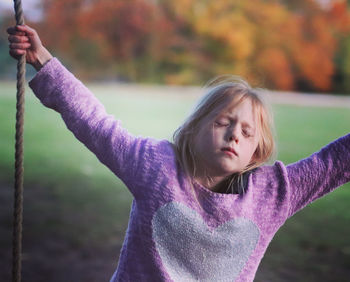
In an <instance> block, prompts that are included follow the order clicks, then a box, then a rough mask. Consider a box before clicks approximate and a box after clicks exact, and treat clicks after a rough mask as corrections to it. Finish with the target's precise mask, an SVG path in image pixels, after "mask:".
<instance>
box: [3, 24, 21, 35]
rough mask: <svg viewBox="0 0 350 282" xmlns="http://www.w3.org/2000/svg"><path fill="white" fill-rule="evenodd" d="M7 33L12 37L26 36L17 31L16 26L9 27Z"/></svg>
mask: <svg viewBox="0 0 350 282" xmlns="http://www.w3.org/2000/svg"><path fill="white" fill-rule="evenodd" d="M7 33H8V34H10V35H26V33H25V32H23V31H19V30H17V29H16V27H15V26H11V27H9V28H8V29H7Z"/></svg>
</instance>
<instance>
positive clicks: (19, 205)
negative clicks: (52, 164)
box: [12, 0, 26, 282]
mask: <svg viewBox="0 0 350 282" xmlns="http://www.w3.org/2000/svg"><path fill="white" fill-rule="evenodd" d="M14 7H15V13H16V24H17V25H23V24H24V18H23V11H22V3H21V1H20V0H14ZM25 64H26V58H25V55H22V56H21V57H20V59H19V60H18V63H17V103H16V144H15V191H14V198H15V200H14V213H13V241H12V244H13V245H12V281H13V282H20V281H21V261H22V217H23V215H22V214H23V123H24V88H25Z"/></svg>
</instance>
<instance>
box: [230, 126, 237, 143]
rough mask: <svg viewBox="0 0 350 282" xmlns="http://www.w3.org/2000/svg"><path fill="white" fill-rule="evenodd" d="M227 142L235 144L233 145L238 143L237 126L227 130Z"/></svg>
mask: <svg viewBox="0 0 350 282" xmlns="http://www.w3.org/2000/svg"><path fill="white" fill-rule="evenodd" d="M228 134H229V138H228V139H229V141H230V142H232V141H233V142H235V143H238V141H239V138H238V128H237V126H234V127H233V128H231V129H229V132H228Z"/></svg>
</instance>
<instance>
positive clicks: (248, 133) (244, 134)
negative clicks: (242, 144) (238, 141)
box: [242, 129, 253, 137]
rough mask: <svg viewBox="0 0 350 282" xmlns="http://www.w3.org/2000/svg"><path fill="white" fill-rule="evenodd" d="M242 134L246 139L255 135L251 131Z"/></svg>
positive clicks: (244, 131) (243, 131)
mask: <svg viewBox="0 0 350 282" xmlns="http://www.w3.org/2000/svg"><path fill="white" fill-rule="evenodd" d="M242 134H243V136H244V137H253V134H252V133H251V132H250V131H249V130H245V129H243V130H242Z"/></svg>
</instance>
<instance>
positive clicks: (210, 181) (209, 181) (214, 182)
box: [194, 176, 226, 191]
mask: <svg viewBox="0 0 350 282" xmlns="http://www.w3.org/2000/svg"><path fill="white" fill-rule="evenodd" d="M225 178H226V177H224V176H216V177H208V176H196V177H195V178H194V179H195V180H196V181H197V182H198V183H199V184H201V185H202V186H204V187H205V188H207V189H209V190H212V191H215V190H216V188H217V187H218V185H219V184H220V183H221V182H222V181H223V180H224V179H225Z"/></svg>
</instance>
